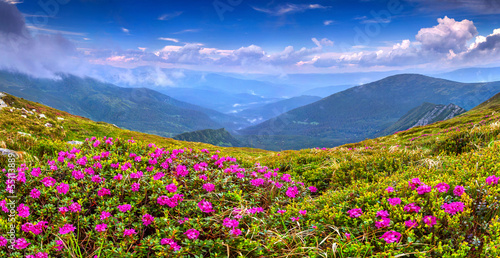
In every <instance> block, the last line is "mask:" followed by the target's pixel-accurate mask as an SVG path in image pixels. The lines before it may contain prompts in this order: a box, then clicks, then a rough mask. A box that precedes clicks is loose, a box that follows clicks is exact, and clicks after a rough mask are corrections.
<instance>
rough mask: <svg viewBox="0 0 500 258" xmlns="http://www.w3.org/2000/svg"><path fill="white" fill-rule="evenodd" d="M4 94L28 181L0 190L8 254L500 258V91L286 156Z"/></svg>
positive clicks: (5, 121)
mask: <svg viewBox="0 0 500 258" xmlns="http://www.w3.org/2000/svg"><path fill="white" fill-rule="evenodd" d="M3 99H4V101H5V102H6V103H7V104H9V105H10V106H11V107H8V108H3V109H2V110H1V111H0V119H1V120H0V121H1V122H0V130H1V131H2V133H1V135H0V141H1V142H0V144H1V145H2V146H0V148H7V149H11V150H15V151H17V152H18V155H19V156H18V158H17V159H16V162H17V163H16V174H15V177H13V179H9V178H8V177H7V173H6V171H4V173H3V174H2V177H1V181H0V187H1V188H2V190H3V189H6V190H9V189H15V195H16V196H18V199H17V200H16V205H15V206H14V207H13V208H12V207H9V206H8V202H9V197H8V196H9V195H10V194H9V193H8V191H5V190H3V191H2V193H1V194H0V205H1V206H2V208H1V209H2V210H3V211H1V212H0V214H1V215H0V216H1V217H0V222H1V228H0V235H1V236H2V237H1V238H0V245H1V246H2V247H0V255H1V256H2V257H36V258H39V257H95V256H97V257H113V255H116V254H119V255H120V257H304V256H307V257H496V256H498V255H500V220H499V211H498V208H499V204H498V197H499V196H500V195H499V191H500V188H499V186H498V180H499V178H498V177H497V176H500V171H499V168H500V165H498V164H500V155H499V153H500V136H499V133H500V114H499V113H498V111H500V96H498V95H497V96H495V97H493V98H492V99H490V101H489V102H487V103H484V104H482V105H480V106H478V107H476V108H475V109H473V110H471V111H469V112H467V113H464V114H462V115H460V116H458V117H455V118H453V119H450V120H447V121H443V122H438V123H434V124H431V125H428V126H423V127H416V128H412V129H410V130H407V131H403V132H398V133H395V134H393V135H389V136H385V137H380V138H376V139H367V140H365V141H361V142H358V143H353V144H347V145H343V146H339V147H335V148H321V146H318V148H314V149H306V150H300V151H282V152H270V151H261V150H256V149H248V148H218V147H214V146H211V145H208V144H200V143H189V142H182V141H176V140H172V139H168V138H162V137H158V136H153V135H147V134H141V133H137V132H132V131H127V130H122V129H119V128H116V127H114V126H112V125H109V124H105V123H99V122H97V123H96V122H93V121H91V120H88V119H84V118H81V117H77V116H73V115H70V114H68V113H65V112H61V111H58V110H55V109H51V108H48V107H45V106H42V105H39V104H36V103H33V102H29V101H26V100H23V99H19V98H16V97H13V96H10V95H8V96H6V97H4V98H3ZM23 108H24V109H25V110H23ZM33 109H35V110H36V112H33V114H29V112H27V111H28V110H33ZM27 113H28V114H27ZM40 114H45V116H46V118H40ZM23 116H26V117H23ZM60 118H63V119H64V120H62V119H60ZM46 123H50V124H51V125H52V126H51V127H47V126H45V125H46ZM61 127H62V128H61ZM19 132H22V133H29V134H31V136H26V135H22V134H20V133H19ZM71 140H78V141H81V142H82V144H81V145H70V144H68V143H67V141H71ZM0 162H1V163H0V165H1V167H3V168H7V167H8V166H7V165H8V160H7V158H6V157H2V159H1V160H0ZM12 211H14V213H15V214H16V215H15V222H12V221H9V214H10V213H11V212H12ZM12 225H13V227H14V229H15V231H16V237H15V241H14V242H13V244H12V243H9V235H8V232H9V230H10V227H11V226H12ZM11 246H12V247H13V248H14V249H11V248H9V247H11Z"/></svg>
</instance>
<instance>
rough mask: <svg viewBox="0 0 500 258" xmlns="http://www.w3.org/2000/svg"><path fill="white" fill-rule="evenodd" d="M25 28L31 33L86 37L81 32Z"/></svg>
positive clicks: (33, 27) (34, 27)
mask: <svg viewBox="0 0 500 258" xmlns="http://www.w3.org/2000/svg"><path fill="white" fill-rule="evenodd" d="M26 28H28V29H30V30H32V31H39V32H46V33H50V34H63V35H70V36H85V35H87V34H86V33H82V32H73V31H65V30H53V29H48V28H42V27H36V26H31V25H28V26H26Z"/></svg>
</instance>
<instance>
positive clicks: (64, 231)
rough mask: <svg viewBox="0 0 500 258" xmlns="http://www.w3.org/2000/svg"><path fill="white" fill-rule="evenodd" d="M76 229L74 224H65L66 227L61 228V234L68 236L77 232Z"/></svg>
mask: <svg viewBox="0 0 500 258" xmlns="http://www.w3.org/2000/svg"><path fill="white" fill-rule="evenodd" d="M75 229H76V228H75V227H74V226H73V225H72V224H65V225H64V226H62V227H61V228H59V234H61V235H66V234H68V233H71V232H73V231H75Z"/></svg>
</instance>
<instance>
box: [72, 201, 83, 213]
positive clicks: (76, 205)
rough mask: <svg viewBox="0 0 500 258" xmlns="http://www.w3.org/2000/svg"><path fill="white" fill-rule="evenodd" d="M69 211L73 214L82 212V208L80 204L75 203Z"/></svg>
mask: <svg viewBox="0 0 500 258" xmlns="http://www.w3.org/2000/svg"><path fill="white" fill-rule="evenodd" d="M69 210H70V211H71V212H80V211H81V210H82V206H81V205H80V204H79V203H77V202H74V203H72V204H71V205H70V206H69Z"/></svg>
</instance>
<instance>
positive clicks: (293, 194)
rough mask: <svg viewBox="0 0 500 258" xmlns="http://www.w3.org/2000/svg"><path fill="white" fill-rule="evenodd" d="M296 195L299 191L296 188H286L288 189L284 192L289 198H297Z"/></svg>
mask: <svg viewBox="0 0 500 258" xmlns="http://www.w3.org/2000/svg"><path fill="white" fill-rule="evenodd" d="M298 193H299V190H298V189H297V187H296V186H291V187H288V189H287V190H286V196H288V197H290V198H295V197H297V194H298Z"/></svg>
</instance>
